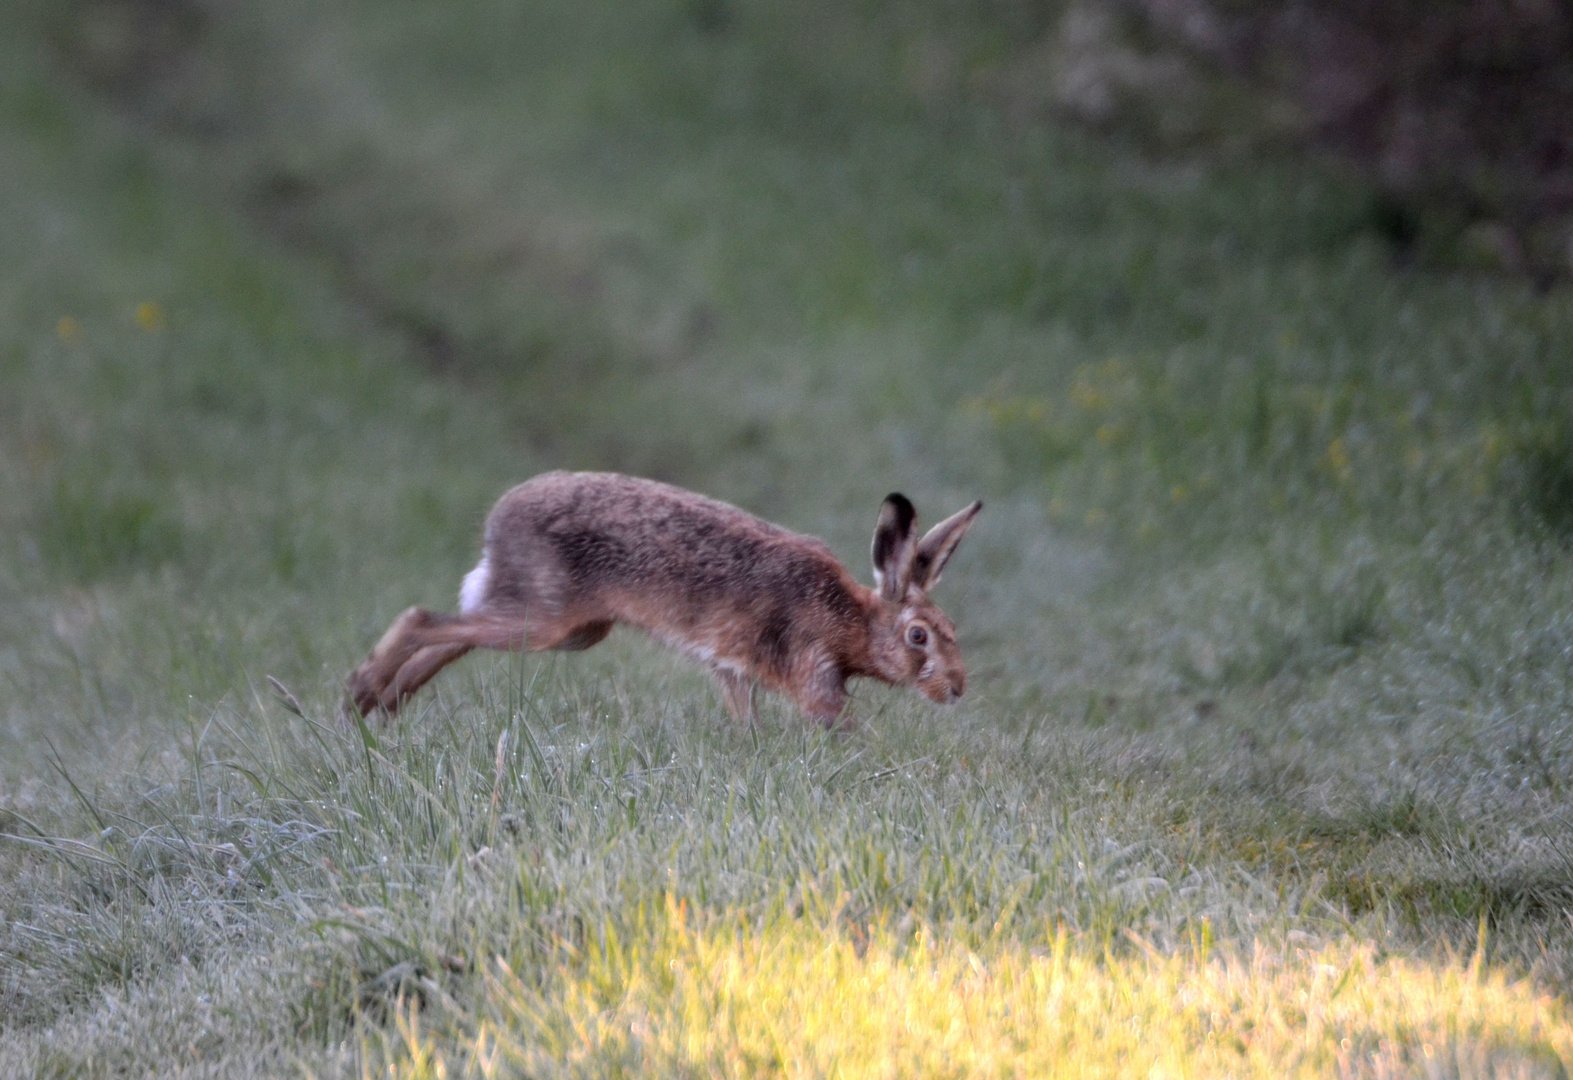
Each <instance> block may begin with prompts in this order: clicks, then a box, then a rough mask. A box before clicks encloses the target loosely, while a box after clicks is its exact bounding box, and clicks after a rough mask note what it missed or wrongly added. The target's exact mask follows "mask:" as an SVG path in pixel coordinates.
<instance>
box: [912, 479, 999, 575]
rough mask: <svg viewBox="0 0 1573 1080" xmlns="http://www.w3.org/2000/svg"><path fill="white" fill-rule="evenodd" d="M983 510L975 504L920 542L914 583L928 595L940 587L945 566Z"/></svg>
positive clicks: (953, 515)
mask: <svg viewBox="0 0 1573 1080" xmlns="http://www.w3.org/2000/svg"><path fill="white" fill-rule="evenodd" d="M982 509H983V503H982V502H981V501H979V502H975V503H973V504H972V505H971V506H969V507H967V508H966V509H965V510H961V511H958V512H957V513H954V514H952V515H950V517H948V518H946V519H945V520H944V521H942V522H940V523H939V524H938V525H936V526H934V527H933V528H932V529H930V530H929V531H928V532H927V533H926V534H925V535H924V537H923V539H922V540H919V541H918V548H917V553H916V554H915V555H914V556H913V558H912V584H914V585H916V586H917V587H918V588H919V589H922V590H923V591H924V592H927V591H928V590H930V589H932V588H933V587H934V586H935V585H937V584H939V575H940V574H941V573H942V572H943V571H944V569H945V564H946V563H947V562H949V561H950V557H951V556H952V555H953V554H955V552H956V545H957V544H959V543H961V538H962V537H963V536H965V535H966V532H967V527H968V526H969V525H971V524H972V519H973V518H975V517H977V516H978V511H979V510H982Z"/></svg>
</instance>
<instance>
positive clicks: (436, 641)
mask: <svg viewBox="0 0 1573 1080" xmlns="http://www.w3.org/2000/svg"><path fill="white" fill-rule="evenodd" d="M524 644H525V624H524V620H523V619H522V618H519V619H514V618H506V617H498V616H487V615H444V614H440V613H438V612H435V611H427V610H426V609H424V608H410V609H409V610H407V611H405V612H404V614H402V615H400V616H399V617H398V618H397V619H395V620H393V625H392V626H390V627H388V632H387V633H386V634H383V635H382V640H381V641H379V642H377V647H376V648H375V649H373V650H372V651H371V655H370V656H368V657H367V658H366V661H365V663H363V664H361V666H360V667H358V668H356V669H355V671H354V672H353V673H352V674H351V675H350V678H349V694H350V700H351V701H352V702H353V703H354V706H355V708H356V709H358V710H359V711H360V712H361V714H362V715H365V714H366V713H369V712H370V711H371V710H373V709H378V708H380V709H383V710H385V711H386V712H388V713H390V714H391V713H394V712H397V711H398V708H399V704H400V702H401V700H402V699H403V698H406V697H408V696H409V695H410V694H412V693H414V692H415V690H416V689H418V688H419V687H420V686H421V685H422V684H424V683H425V682H426V681H427V680H429V679H430V678H431V677H432V676H433V675H435V674H437V672H438V671H440V670H442V668H444V667H445V666H447V665H448V664H449V663H451V662H453V661H454V660H457V659H458V658H459V657H460V656H463V655H464V654H465V653H466V652H468V651H469V650H471V649H476V648H481V649H518V648H521V647H523V646H524ZM423 653H424V655H421V654H423ZM406 667H408V669H409V670H408V672H407V673H406V671H405V668H406Z"/></svg>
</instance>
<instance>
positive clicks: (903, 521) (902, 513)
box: [885, 491, 918, 529]
mask: <svg viewBox="0 0 1573 1080" xmlns="http://www.w3.org/2000/svg"><path fill="white" fill-rule="evenodd" d="M885 505H886V506H888V507H890V509H891V510H893V511H895V514H896V522H897V524H899V525H900V526H901V528H903V529H906V528H909V527H910V526H911V525H912V522H913V521H915V520H916V519H917V516H918V512H917V511H916V510H915V509H913V507H912V500H910V499H908V498H907V497H906V496H905V495H903V494H901V492H899V491H892V492H891V493H890V494H889V495H886V496H885Z"/></svg>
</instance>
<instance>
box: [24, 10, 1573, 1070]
mask: <svg viewBox="0 0 1573 1080" xmlns="http://www.w3.org/2000/svg"><path fill="white" fill-rule="evenodd" d="M157 10H163V9H157ZM170 10H171V11H177V10H178V11H179V12H184V14H180V15H179V17H177V18H174V19H173V21H172V22H168V23H160V22H159V21H158V20H159V19H160V18H162V17H164V16H159V15H158V14H156V12H155V9H151V8H150V9H146V11H145V12H144V9H142V8H140V7H136V6H127V7H120V6H117V5H116V4H111V3H105V4H90V5H80V6H70V7H58V8H57V7H55V6H51V5H43V4H31V3H24V4H18V5H15V6H14V7H12V8H9V9H7V11H6V13H5V14H3V15H0V30H3V32H0V49H3V50H4V53H3V55H0V178H3V182H4V184H5V186H6V189H7V190H8V191H10V192H12V193H14V194H13V197H12V198H10V199H8V200H6V202H5V204H4V206H3V207H0V251H3V252H4V253H5V259H4V262H3V267H4V269H3V270H0V522H3V528H0V537H3V540H0V686H3V687H4V692H3V693H0V832H4V833H5V834H6V837H7V839H5V840H4V841H0V1008H3V1016H4V1019H3V1021H0V1072H4V1073H7V1074H11V1073H16V1074H19V1075H40V1076H80V1075H88V1076H94V1075H105V1076H107V1075H127V1074H130V1075H140V1074H149V1073H154V1072H157V1073H158V1074H160V1075H165V1074H168V1075H188V1076H199V1075H223V1076H243V1075H281V1074H283V1075H302V1074H307V1075H317V1076H331V1075H355V1074H362V1075H371V1074H381V1073H388V1074H392V1075H422V1074H423V1071H424V1073H425V1074H430V1075H436V1074H437V1072H436V1070H437V1068H438V1063H439V1062H442V1063H444V1066H443V1067H445V1068H446V1069H447V1070H448V1074H449V1075H454V1074H459V1073H463V1072H465V1071H466V1070H468V1071H471V1072H476V1073H479V1074H482V1075H486V1074H488V1073H487V1070H488V1069H492V1070H493V1071H492V1073H490V1074H491V1075H518V1074H526V1073H528V1074H536V1073H552V1072H573V1071H578V1072H581V1073H597V1074H601V1073H608V1072H618V1071H623V1072H630V1073H632V1072H660V1073H665V1072H677V1073H701V1072H702V1073H710V1072H715V1073H724V1074H728V1075H732V1074H737V1075H749V1074H754V1073H765V1072H771V1071H787V1072H791V1073H793V1074H795V1075H818V1074H822V1073H830V1072H833V1071H835V1070H836V1069H837V1068H838V1067H839V1068H840V1069H841V1070H842V1071H843V1072H871V1073H872V1072H890V1071H895V1072H902V1073H906V1072H933V1073H946V1072H947V1071H948V1072H969V1073H970V1072H975V1071H979V1070H985V1071H986V1070H987V1069H989V1068H997V1069H998V1070H1000V1071H1009V1070H1010V1068H1011V1067H1012V1066H1018V1067H1019V1070H1020V1071H1037V1072H1041V1073H1048V1074H1054V1073H1065V1072H1071V1071H1076V1072H1088V1071H1091V1072H1097V1071H1100V1070H1101V1071H1103V1072H1105V1073H1108V1074H1110V1075H1117V1074H1124V1073H1128V1072H1131V1071H1134V1070H1138V1069H1146V1070H1149V1071H1151V1070H1157V1071H1160V1072H1170V1073H1175V1074H1187V1073H1188V1074H1196V1075H1221V1074H1246V1073H1250V1074H1260V1075H1276V1074H1281V1073H1294V1072H1295V1071H1296V1070H1298V1071H1300V1072H1301V1073H1307V1074H1309V1073H1323V1072H1328V1071H1334V1072H1341V1073H1346V1074H1350V1075H1400V1074H1402V1075H1412V1074H1413V1075H1548V1076H1550V1075H1559V1074H1560V1073H1559V1072H1558V1069H1559V1063H1560V1067H1562V1068H1565V1067H1566V1062H1567V1059H1568V1052H1569V1046H1568V1040H1569V1027H1568V1019H1567V1014H1566V1004H1565V995H1566V993H1567V987H1568V981H1569V978H1570V972H1573V927H1570V925H1569V923H1568V920H1567V916H1566V911H1567V910H1568V909H1569V906H1570V904H1573V871H1570V864H1569V853H1568V848H1567V843H1566V840H1565V835H1566V831H1567V828H1566V826H1567V813H1568V805H1569V803H1568V786H1569V782H1570V772H1569V763H1570V761H1573V757H1570V755H1573V736H1570V733H1569V730H1568V726H1567V722H1566V715H1567V709H1568V703H1569V700H1570V694H1573V668H1570V667H1569V665H1568V662H1567V657H1568V656H1569V655H1573V653H1570V651H1569V649H1570V644H1573V638H1570V635H1573V629H1570V627H1573V624H1570V622H1569V620H1568V617H1567V611H1568V610H1569V601H1570V595H1569V593H1570V591H1573V573H1570V570H1573V563H1570V561H1569V557H1568V550H1567V544H1568V535H1567V528H1568V526H1567V520H1568V519H1567V510H1566V505H1565V504H1566V503H1567V498H1566V495H1567V490H1568V488H1569V484H1568V480H1567V477H1568V475H1569V468H1568V452H1567V446H1568V445H1569V441H1568V439H1569V437H1568V435H1567V427H1566V417H1567V415H1568V405H1569V396H1570V388H1569V382H1568V376H1567V375H1566V373H1565V371H1564V370H1563V368H1564V365H1562V364H1561V363H1560V358H1561V357H1562V356H1564V355H1565V354H1566V352H1567V348H1568V345H1569V343H1570V337H1573V319H1570V315H1573V309H1570V307H1569V305H1568V300H1567V296H1566V295H1565V294H1562V293H1553V294H1550V295H1546V296H1539V295H1536V294H1534V293H1532V292H1530V291H1528V290H1526V289H1524V288H1521V287H1520V286H1518V285H1515V284H1514V283H1512V282H1506V281H1499V280H1494V279H1489V278H1480V277H1461V276H1452V277H1444V276H1435V275H1424V274H1416V273H1400V272H1397V271H1395V270H1394V269H1392V267H1391V266H1390V265H1389V263H1388V261H1387V259H1386V258H1385V254H1384V251H1383V248H1382V246H1381V243H1382V242H1381V240H1380V239H1379V238H1378V237H1376V236H1374V235H1372V234H1371V232H1370V229H1369V225H1368V220H1369V215H1368V212H1367V206H1368V204H1367V202H1366V196H1365V194H1364V193H1363V192H1361V191H1360V190H1359V189H1357V188H1353V187H1351V186H1349V185H1348V184H1347V183H1345V182H1344V181H1342V180H1340V179H1339V178H1338V177H1336V176H1328V175H1322V174H1307V173H1305V172H1303V171H1299V170H1295V169H1292V168H1290V167H1288V166H1286V165H1283V164H1275V163H1271V162H1265V163H1254V164H1251V165H1249V166H1247V165H1245V164H1241V163H1234V164H1227V163H1225V164H1219V163H1206V162H1200V163H1199V162H1173V161H1169V162H1165V161H1152V160H1148V159H1145V158H1143V157H1141V156H1140V155H1139V154H1138V153H1136V152H1135V151H1133V150H1131V149H1130V148H1125V147H1121V146H1119V145H1117V144H1111V143H1108V142H1099V141H1095V140H1092V139H1090V138H1087V137H1085V136H1083V135H1080V134H1078V133H1076V132H1074V131H1069V130H1064V129H1062V128H1060V127H1058V126H1056V125H1055V124H1054V123H1052V122H1046V121H1045V122H1041V123H1034V124H1032V125H1029V126H1027V127H1018V126H1013V123H1012V122H1011V121H1010V119H1009V117H1008V115H1007V113H1008V110H1001V109H999V108H997V107H996V106H995V105H994V104H991V103H989V102H986V101H980V100H979V99H978V97H977V96H976V95H974V94H972V93H971V92H970V91H968V89H967V87H969V86H982V85H991V84H990V82H989V79H990V75H989V73H990V71H991V70H994V68H996V67H998V66H999V65H1005V64H1009V63H1011V62H1012V59H1013V57H1014V56H1015V55H1016V52H1017V51H1019V50H1020V49H1023V48H1026V47H1027V46H1026V45H1025V44H1024V42H1025V41H1026V40H1027V39H1028V38H1030V36H1031V32H1032V31H1031V27H1030V26H1027V25H1026V24H1020V25H1018V23H1017V22H1016V21H1013V20H1014V19H1015V16H1014V15H1011V14H1010V13H1008V12H1006V13H1002V14H999V15H998V17H997V18H985V17H983V16H976V15H967V16H963V15H960V14H956V13H949V14H947V13H946V12H942V11H940V10H939V9H937V8H931V7H925V6H922V5H916V4H913V5H907V6H905V7H902V8H899V9H891V11H890V12H887V13H873V12H861V11H856V10H853V9H843V8H841V7H833V6H828V5H827V6H824V7H823V8H814V9H801V10H798V11H796V12H794V13H784V12H781V11H777V10H776V9H774V8H771V7H768V6H765V5H757V6H756V5H752V4H746V3H733V4H724V5H697V6H694V5H689V6H683V5H665V4H660V3H654V2H651V3H640V4H630V5H620V6H619V7H618V8H617V9H615V11H614V10H611V9H608V10H601V9H598V8H594V7H589V6H585V5H562V6H554V5H532V6H530V7H529V8H517V9H516V8H512V7H508V6H506V5H500V4H489V3H479V4H475V5H473V6H468V7H465V8H463V9H462V10H461V9H454V10H451V11H450V10H446V9H445V10H444V11H442V12H440V13H439V12H437V11H436V9H429V8H427V7H423V6H420V5H414V4H391V5H389V4H379V5H375V6H373V5H364V4H355V3H344V4H340V5H331V6H320V5H290V4H276V5H266V6H263V5H257V6H245V5H242V6H239V7H233V8H230V9H225V10H223V11H219V10H218V9H212V10H208V9H203V11H205V12H206V14H202V15H200V16H198V15H193V14H192V12H191V11H186V10H185V9H183V8H180V9H177V8H175V7H171V8H170ZM192 10H193V11H194V10H195V9H192ZM128 12H129V13H131V15H129V16H128V15H127V13H128ZM137 12H143V14H141V15H138V14H136V13H137ZM147 12H155V13H153V14H148V13H147ZM1007 16H1009V17H1007ZM139 19H143V20H152V21H151V22H139V21H138V20H139ZM139 27H140V29H139ZM150 28H151V29H150ZM816 28H818V29H816ZM827 28H828V29H827ZM820 30H823V34H821V33H820ZM832 30H833V31H834V32H833V33H831V31H832ZM827 35H828V36H827ZM825 40H833V41H835V42H840V43H842V45H840V46H838V47H835V48H831V47H825V44H824V42H825ZM159 50H166V51H167V50H173V52H160V51H159ZM149 56H155V57H159V56H162V57H164V58H165V61H166V62H161V63H157V64H150V63H149V62H148V61H147V57H149ZM924 57H927V58H928V59H927V60H923V63H921V64H918V61H917V60H916V59H914V58H918V59H922V58H924ZM931 60H932V61H933V64H930V63H929V61H931ZM177 61H178V62H177ZM914 64H917V67H919V68H922V70H924V71H927V70H929V68H930V67H934V66H936V65H937V69H943V70H953V71H955V72H956V73H957V74H956V76H955V78H954V79H953V80H951V81H950V82H945V80H940V83H941V84H942V85H938V86H937V87H936V84H935V82H934V80H932V79H928V78H927V77H925V78H918V77H917V76H916V75H914V73H913V72H914V67H913V65H914ZM557 466H575V467H612V468H621V469H626V470H629V471H635V472H641V473H646V474H653V475H658V476H662V477H664V478H667V479H672V480H676V481H678V482H681V483H686V484H689V485H690V486H694V487H697V488H700V489H702V490H705V491H707V492H709V493H712V494H716V495H719V496H721V497H725V498H729V499H731V500H733V501H736V502H738V503H740V504H742V505H744V506H746V507H748V508H750V509H753V510H756V511H758V512H761V513H763V514H766V515H768V516H771V517H773V518H776V519H778V520H781V521H784V522H786V523H788V524H790V525H792V526H794V527H796V528H799V529H803V530H805V531H810V532H815V533H818V534H820V535H823V536H826V537H827V539H829V540H830V541H831V543H832V544H833V546H834V547H835V549H836V550H837V551H839V552H841V553H842V554H843V555H844V556H845V557H846V558H847V561H848V562H849V564H850V565H853V566H854V567H858V568H860V567H861V566H862V564H863V555H862V552H863V551H865V550H866V545H867V542H868V538H867V534H868V531H869V529H870V527H871V524H872V517H873V511H874V509H875V508H876V507H877V505H878V501H879V499H880V498H881V497H882V496H883V495H884V494H885V493H886V492H887V491H889V490H891V489H893V488H899V489H901V490H904V491H906V492H908V493H909V494H910V495H912V496H913V498H914V500H915V501H916V502H917V504H918V506H919V509H920V511H922V512H923V513H924V514H925V515H926V516H927V518H928V519H929V520H933V519H934V518H936V517H937V516H938V515H939V514H941V513H944V512H947V511H948V510H949V509H954V508H955V507H956V506H959V505H961V504H962V503H963V502H964V501H965V500H966V499H969V498H971V497H974V496H982V497H984V498H985V499H986V501H987V503H988V507H987V510H986V512H985V515H984V517H983V518H981V519H980V522H979V526H978V528H977V529H975V530H974V532H973V534H972V535H969V537H968V540H967V543H966V546H965V548H964V550H963V551H962V552H961V554H960V556H959V558H958V559H957V561H956V562H955V563H954V564H953V568H952V569H951V570H950V572H949V573H948V574H947V577H946V580H945V582H944V584H943V586H942V587H941V590H940V593H941V596H940V597H939V599H940V600H941V602H942V603H943V604H944V606H945V607H946V609H947V610H948V611H949V612H950V613H951V614H952V615H953V616H954V617H955V619H956V621H957V624H958V626H959V627H960V628H961V632H962V637H963V645H964V648H965V650H966V652H967V656H968V659H969V663H970V666H971V670H972V678H971V680H970V683H969V685H970V687H971V689H970V690H969V694H968V697H967V698H966V699H965V701H964V702H963V703H962V704H961V705H960V706H958V707H957V708H956V709H954V710H949V711H939V710H936V709H934V708H932V707H930V706H928V705H927V704H925V703H924V702H922V701H921V700H917V699H915V698H914V697H911V696H904V695H900V694H896V693H894V692H890V691H886V690H884V689H881V688H877V687H867V686H865V687H860V688H859V689H858V691H857V696H856V699H855V701H854V706H853V707H854V710H855V713H856V715H857V717H858V718H859V720H860V721H861V722H862V724H861V728H860V730H859V732H858V733H856V734H854V735H851V736H846V737H829V736H825V735H823V734H820V733H818V732H815V731H813V730H810V729H809V728H808V727H807V726H806V725H804V724H803V723H802V722H801V721H800V719H799V718H798V717H796V716H794V715H793V714H792V713H791V712H790V710H789V709H788V708H787V707H786V706H784V705H783V704H781V703H779V702H777V703H772V704H770V705H768V706H767V708H766V710H765V716H764V718H763V720H762V722H761V723H760V724H759V725H758V726H757V727H755V728H752V729H740V728H737V727H735V726H733V725H731V724H729V723H728V722H727V721H726V720H725V718H724V712H723V710H722V709H721V706H720V702H719V701H718V700H717V699H716V697H715V694H714V692H713V690H712V689H711V688H710V687H709V686H708V684H707V683H706V682H705V680H704V679H703V678H702V677H701V676H700V675H699V674H698V673H696V672H694V671H692V670H690V669H689V668H688V667H686V666H685V665H684V664H683V663H682V662H681V661H679V660H677V659H675V658H673V657H671V656H670V655H668V654H666V653H664V652H662V651H660V650H658V649H656V648H655V647H653V646H651V645H649V644H647V643H645V642H643V641H641V640H639V639H638V638H636V637H634V636H632V635H622V634H618V635H614V637H613V638H612V640H611V641H609V642H608V643H607V644H606V645H604V646H601V647H599V648H598V649H596V650H594V651H592V652H590V653H587V654H584V655H581V656H573V657H549V656H548V657H530V658H518V657H513V658H497V657H479V658H476V659H474V660H469V661H466V662H465V663H464V664H463V665H461V666H459V667H458V668H456V669H455V670H454V671H452V672H451V673H448V674H446V675H445V676H444V678H443V679H442V680H440V681H439V682H438V683H437V684H436V685H435V686H434V687H433V689H432V691H431V692H430V693H429V694H427V695H425V696H423V697H422V698H421V699H420V700H419V701H418V703H417V705H416V706H415V707H414V708H412V709H411V710H410V712H409V713H408V715H407V716H406V717H403V718H401V719H400V720H399V721H398V722H397V723H396V724H393V725H389V726H386V727H371V728H366V729H357V728H353V727H345V726H343V725H342V724H340V723H339V721H338V718H337V707H338V701H339V693H340V681H341V679H342V677H343V675H344V673H345V672H346V671H347V670H348V669H349V668H350V667H351V666H352V665H353V664H354V663H355V662H356V661H357V660H358V659H359V658H360V657H361V656H362V655H364V652H365V651H366V649H367V648H368V647H369V646H370V644H371V643H372V642H374V641H375V639H376V637H377V635H378V634H379V633H380V632H381V630H382V629H383V628H384V627H385V626H386V624H387V622H388V620H389V619H391V617H392V616H393V615H394V614H395V613H396V612H397V611H398V610H400V609H402V608H403V607H404V606H406V605H408V604H411V603H423V604H427V605H431V606H435V607H448V606H450V605H451V602H452V594H453V591H454V589H455V588H456V586H457V582H458V579H459V577H460V575H461V574H462V573H463V572H464V571H465V570H466V569H467V568H468V567H469V566H470V565H472V563H473V559H474V557H475V551H474V547H475V537H476V532H477V529H478V525H479V522H480V520H481V518H482V516H483V515H484V513H485V510H486V508H487V506H488V505H489V503H490V501H491V500H492V499H493V498H494V497H495V496H496V494H497V493H499V492H500V491H501V490H503V489H504V488H505V487H506V486H507V485H508V484H509V483H511V482H514V481H516V480H518V479H520V478H522V477H524V476H527V475H529V474H530V473H533V472H535V471H537V470H540V469H544V468H548V467H557ZM859 572H860V573H861V570H860V571H859ZM270 676H271V677H272V678H273V679H275V680H277V681H278V683H279V686H280V687H282V689H275V688H274V687H273V686H272V685H271V684H270V682H269V677H270ZM1204 941H1205V942H1208V944H1206V945H1205V947H1204V945H1203V942H1204ZM674 965H675V966H674ZM827 1003H840V1004H839V1007H835V1008H832V1007H829V1005H828V1004H827ZM1113 1003H1117V1004H1113ZM1024 1017H1025V1018H1026V1019H1024ZM1133 1019H1134V1021H1135V1022H1134V1023H1131V1021H1132V1020H1133ZM1067 1033H1068V1034H1069V1035H1073V1036H1075V1039H1074V1045H1072V1043H1071V1042H1070V1041H1069V1040H1068V1037H1065V1036H1067ZM1062 1037H1064V1038H1062ZM1346 1040H1347V1041H1348V1045H1347V1046H1345V1045H1344V1043H1345V1041H1346ZM1428 1047H1429V1050H1428V1049H1427V1048H1428ZM1077 1055H1080V1056H1077ZM487 1062H492V1063H493V1064H487Z"/></svg>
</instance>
